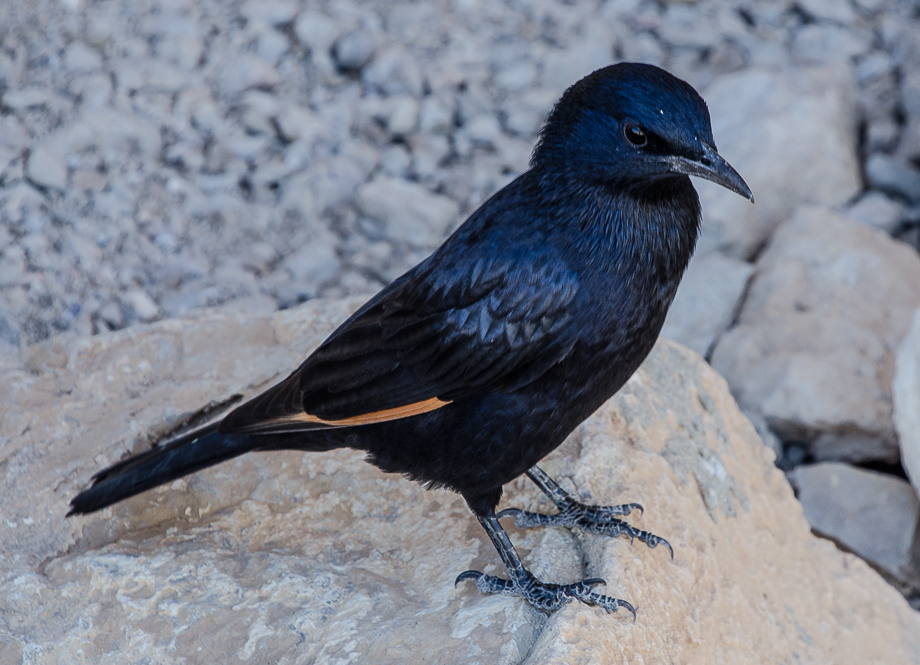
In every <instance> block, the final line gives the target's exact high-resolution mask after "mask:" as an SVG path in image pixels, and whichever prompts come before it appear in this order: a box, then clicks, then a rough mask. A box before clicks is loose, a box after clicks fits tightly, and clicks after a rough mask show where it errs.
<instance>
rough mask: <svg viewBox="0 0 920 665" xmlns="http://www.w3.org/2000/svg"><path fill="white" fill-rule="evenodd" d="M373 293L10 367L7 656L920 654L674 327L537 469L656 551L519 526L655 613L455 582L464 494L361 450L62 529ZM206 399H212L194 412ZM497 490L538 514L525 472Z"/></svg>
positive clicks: (171, 327) (219, 471) (23, 354)
mask: <svg viewBox="0 0 920 665" xmlns="http://www.w3.org/2000/svg"><path fill="white" fill-rule="evenodd" d="M358 304H359V301H356V300H352V301H346V302H342V301H337V302H323V301H314V302H312V303H308V304H307V305H305V306H303V307H300V308H297V309H294V310H289V311H285V312H281V313H278V314H275V315H274V316H271V317H249V318H243V317H241V316H238V315H232V314H210V313H205V314H204V315H203V316H201V317H200V318H198V319H196V320H187V321H166V322H160V323H155V324H151V325H147V326H136V327H134V328H131V329H129V330H126V331H121V332H118V333H110V334H105V335H100V336H96V337H92V338H74V337H58V338H55V339H52V340H49V341H47V342H44V343H41V344H39V345H37V346H31V347H25V348H23V349H22V350H21V351H20V352H19V353H18V354H17V355H10V356H7V357H5V358H4V360H3V362H4V365H3V367H2V376H3V381H2V382H0V398H2V400H3V403H4V404H5V405H7V408H6V409H5V413H4V416H3V419H2V421H0V436H2V440H0V443H2V445H0V451H2V456H3V457H2V460H0V468H2V470H3V473H2V476H0V513H2V515H3V520H2V521H0V579H2V581H3V586H4V594H3V596H2V597H0V616H2V617H3V621H2V623H0V645H2V649H3V653H4V662H10V663H18V662H36V663H68V664H69V663H94V664H96V663H134V662H157V663H164V664H167V663H216V662H220V663H236V662H260V663H261V662H272V663H280V664H288V663H354V662H366V663H375V664H377V663H379V664H386V663H407V662H426V663H428V662H431V663H434V662H437V663H441V664H449V663H463V664H465V665H468V664H471V663H521V662H526V663H528V664H531V665H536V664H538V663H539V664H541V665H542V664H550V663H554V664H555V663H558V664H560V665H561V664H562V663H565V664H567V665H571V664H575V663H621V662H635V663H639V662H646V663H648V662H663V661H674V662H681V663H688V664H694V663H700V664H703V663H707V664H708V663H713V662H745V663H753V662H762V663H777V662H789V663H791V662H799V663H815V664H818V663H822V664H823V663H829V662H833V663H835V664H846V663H879V664H881V663H885V664H886V665H900V664H902V663H903V664H907V663H916V662H918V660H920V615H917V614H916V613H915V612H913V611H912V610H911V609H910V608H909V607H908V605H907V603H906V602H905V601H904V599H903V598H902V597H901V596H900V595H899V594H898V593H897V592H896V591H895V590H894V589H892V588H891V587H889V586H888V585H887V584H885V583H884V582H883V581H882V579H881V578H880V577H879V576H878V575H877V574H876V573H875V572H873V571H872V570H871V569H870V568H869V567H868V566H867V565H866V564H865V563H864V562H862V561H861V560H859V559H857V558H856V557H854V556H853V555H851V554H847V553H844V552H841V551H839V550H838V549H836V548H835V547H834V546H833V545H832V544H831V543H829V542H827V541H824V540H821V539H818V538H815V537H814V536H812V535H811V534H810V532H809V529H808V525H807V524H806V522H805V520H804V519H803V517H802V513H801V509H800V507H799V505H798V504H797V503H796V501H795V499H794V498H793V495H792V491H791V490H790V488H789V486H788V484H787V483H786V482H785V480H784V479H783V476H782V474H781V473H780V472H779V471H777V470H776V469H775V468H773V466H772V464H771V458H772V455H771V454H770V453H769V452H768V451H767V449H766V448H765V447H764V446H763V445H762V444H761V443H760V440H759V438H758V437H757V435H756V433H755V431H754V429H753V427H752V426H751V424H750V422H749V421H747V420H746V419H745V418H744V417H743V416H742V415H741V413H740V412H739V410H738V408H737V406H736V405H735V403H734V402H733V400H732V398H731V396H730V395H729V393H728V389H727V387H726V385H725V382H724V381H723V380H722V379H721V378H720V377H719V376H718V375H716V374H715V372H713V371H712V370H710V369H709V368H708V367H707V366H706V365H705V363H703V362H702V360H701V359H700V358H699V357H698V356H696V355H695V354H693V353H691V352H689V351H687V350H685V349H683V348H681V347H679V346H677V345H675V344H673V343H670V342H662V343H661V344H659V346H658V347H657V348H656V350H655V351H654V352H653V354H652V355H651V356H650V358H649V360H648V361H647V362H646V363H645V365H644V366H643V367H642V369H641V370H640V371H639V372H638V373H637V375H636V376H635V377H634V378H633V379H632V380H631V381H630V382H629V383H628V384H627V386H625V387H624V389H623V390H622V391H621V393H620V394H619V395H618V396H616V397H615V398H614V399H613V400H611V401H610V402H609V403H608V404H607V405H606V406H604V407H603V408H602V409H601V410H599V411H598V413H596V414H595V415H594V416H593V417H592V418H591V419H589V420H588V421H586V422H585V423H584V424H583V425H582V426H581V427H580V428H579V429H578V430H577V431H576V432H575V433H574V434H573V435H572V436H571V437H570V439H569V441H567V442H566V443H565V444H564V445H563V446H562V447H561V448H560V449H559V450H558V451H557V452H556V453H554V454H553V455H552V456H551V457H550V458H548V459H547V460H546V462H545V464H544V466H545V468H546V470H547V471H548V472H549V473H551V474H552V475H553V476H555V477H557V478H559V479H560V482H562V484H563V485H564V486H567V487H569V488H572V487H577V488H578V491H579V493H580V495H581V496H582V497H583V498H584V499H586V500H589V501H592V502H602V501H618V500H629V501H632V500H637V501H640V502H642V503H643V504H644V505H645V507H646V510H647V512H646V513H645V515H644V516H639V517H638V518H636V519H635V520H634V522H635V523H637V524H638V525H640V526H641V527H643V528H649V529H653V530H654V531H655V532H657V533H659V534H662V535H664V536H666V537H667V538H668V539H669V540H670V542H671V543H672V544H673V545H674V547H675V558H674V561H673V562H671V561H670V560H669V559H668V558H667V556H666V554H665V553H663V551H662V550H660V549H659V550H655V551H650V550H647V549H646V548H644V547H642V546H630V544H629V543H628V542H627V541H625V540H618V541H609V540H606V539H602V538H598V537H593V536H591V537H585V536H583V535H580V534H575V533H570V532H569V531H566V530H546V531H531V532H521V531H518V530H515V529H513V528H511V529H510V530H509V533H510V535H511V537H512V539H513V540H514V541H515V542H516V543H517V545H518V547H519V548H520V551H521V552H522V554H523V555H524V557H525V560H526V562H527V563H528V565H530V566H531V567H532V568H533V570H534V572H536V573H537V574H539V575H542V576H545V577H546V578H547V579H550V580H558V581H568V580H571V579H574V578H577V577H580V576H582V575H584V574H590V575H599V576H603V577H605V578H606V579H607V580H608V583H609V586H608V591H609V592H610V593H613V594H616V595H618V596H620V597H624V598H627V599H629V600H631V601H632V602H634V603H635V604H636V605H637V606H638V608H639V615H638V620H637V621H636V622H635V623H633V622H631V621H629V620H628V618H627V617H624V616H622V615H610V616H608V615H604V614H601V613H598V612H597V611H596V610H595V609H593V608H589V607H583V606H577V605H570V606H568V607H566V608H565V609H563V610H562V611H560V612H558V613H557V614H555V615H553V616H551V617H549V618H547V617H544V616H542V615H540V614H537V613H535V612H533V611H531V610H530V609H529V608H528V607H526V606H524V605H523V604H522V603H521V602H520V601H519V600H516V599H513V598H506V597H484V596H481V595H479V594H478V593H477V592H476V591H475V590H473V589H472V588H471V587H470V586H469V585H465V586H461V587H460V588H458V589H454V588H453V586H452V582H453V580H454V577H455V576H456V575H457V574H458V573H459V572H461V571H463V570H466V569H467V568H471V567H472V568H483V567H484V568H485V569H486V570H496V569H497V565H498V563H497V556H496V554H495V552H494V551H493V549H492V547H491V545H490V544H489V543H488V541H487V540H486V539H485V537H484V535H483V533H481V530H480V529H479V527H478V525H476V524H475V522H474V520H473V519H472V518H471V516H470V515H469V512H468V510H467V509H466V507H465V505H464V503H463V501H462V500H461V499H459V498H458V497H456V496H455V495H452V494H450V493H448V492H445V491H425V490H423V489H421V488H420V487H418V486H417V485H415V484H413V483H410V482H408V481H406V480H404V479H402V478H399V477H394V476H387V475H384V474H381V473H379V472H378V471H376V470H375V469H373V468H372V467H370V466H369V465H367V464H364V463H363V462H362V460H361V455H359V454H357V453H354V452H349V451H338V452H333V453H327V454H320V455H304V454H300V453H271V454H264V455H248V456H245V457H243V458H240V459H237V460H234V461H232V462H229V463H225V464H223V465H221V466H218V467H215V468H212V469H209V470H206V471H203V472H201V473H199V474H196V475H194V476H191V477H189V478H186V479H182V480H179V481H176V482H174V483H172V484H171V485H170V486H168V487H163V488H159V489H157V490H154V491H151V492H148V493H146V494H143V495H141V496H138V497H135V498H133V499H131V500H129V501H126V502H123V503H122V504H119V505H117V506H115V507H113V508H111V509H107V510H106V511H104V512H102V513H100V514H96V515H92V516H89V517H83V518H79V519H71V520H65V519H64V513H65V511H66V504H67V500H68V499H69V498H70V497H71V496H72V495H73V494H74V492H76V491H77V490H78V489H79V488H81V487H82V486H83V484H84V483H85V482H86V481H87V480H88V478H89V477H90V475H91V474H92V473H94V472H95V471H98V470H99V469H100V468H102V467H103V466H104V465H106V464H109V463H111V462H114V461H116V460H118V459H119V458H121V456H122V455H124V454H125V453H126V452H127V451H135V452H136V451H139V450H141V449H143V448H145V447H147V446H149V445H150V443H151V442H153V441H155V440H157V439H158V438H160V437H161V436H163V435H164V434H166V433H168V432H170V431H172V430H174V429H175V428H176V427H178V426H179V425H180V424H181V423H183V422H186V421H188V420H189V419H191V418H194V417H196V416H201V415H203V414H204V410H207V409H208V408H210V409H211V412H212V413H214V412H216V411H219V410H220V409H221V408H225V407H226V406H228V405H230V404H231V403H233V401H234V399H235V397H236V396H237V395H240V394H250V393H252V392H253V391H255V390H258V389H261V388H264V387H265V386H266V385H267V384H268V383H269V382H270V381H272V380H275V379H277V378H279V377H280V376H281V375H282V374H283V373H285V372H286V371H287V370H288V369H290V367H292V366H293V364H294V363H296V362H297V361H298V360H299V359H301V358H302V357H303V356H304V355H305V354H306V353H307V352H308V351H309V350H310V349H311V348H313V347H315V346H316V345H317V344H318V343H319V342H320V341H321V340H322V338H323V336H324V335H325V334H327V333H328V332H329V331H331V330H332V328H333V327H334V326H335V324H336V323H338V322H339V321H340V320H341V319H342V318H344V317H345V316H346V315H347V313H348V312H349V311H351V310H352V309H354V308H355V307H356V306H357V305H358ZM203 408H204V410H203ZM507 490H508V491H507V495H506V498H505V500H504V501H503V505H518V506H522V507H525V508H530V509H541V510H546V509H547V505H546V503H547V502H546V501H545V500H543V499H542V498H540V496H539V494H538V492H537V491H536V490H535V488H534V487H532V486H530V485H529V484H527V483H526V482H524V481H516V482H515V483H512V484H511V485H510V486H509V487H508V488H507Z"/></svg>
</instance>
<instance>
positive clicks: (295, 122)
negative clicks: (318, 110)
mask: <svg viewBox="0 0 920 665" xmlns="http://www.w3.org/2000/svg"><path fill="white" fill-rule="evenodd" d="M277 120H278V129H279V130H280V131H281V136H282V137H283V138H284V140H285V141H299V140H304V141H307V142H309V141H312V140H313V139H314V138H315V137H316V135H317V134H319V133H320V132H322V131H323V126H322V123H321V122H320V120H319V118H317V117H316V114H315V113H313V111H311V110H310V109H308V108H304V107H303V106H298V105H296V104H290V105H288V106H286V107H284V109H283V110H282V111H281V112H280V113H279V114H278V117H277Z"/></svg>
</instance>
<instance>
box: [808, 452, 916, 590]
mask: <svg viewBox="0 0 920 665" xmlns="http://www.w3.org/2000/svg"><path fill="white" fill-rule="evenodd" d="M792 481H793V483H795V485H796V487H797V488H798V490H799V492H798V495H799V501H801V502H802V508H803V510H804V511H805V518H806V519H807V520H808V523H809V524H811V528H812V529H814V530H815V531H817V532H818V533H820V534H822V535H824V536H827V537H828V538H831V539H833V540H835V541H837V542H838V543H840V544H841V545H842V546H844V547H845V548H847V549H848V550H850V551H851V552H854V553H856V554H858V555H859V556H861V557H862V558H863V559H865V560H866V561H869V562H870V563H872V565H874V566H876V567H877V568H878V569H879V570H882V571H883V572H884V573H885V575H887V576H888V577H889V578H891V579H892V580H895V581H896V582H898V583H900V584H903V585H905V586H906V587H908V588H914V589H917V588H920V539H918V534H917V526H918V523H917V520H918V518H920V501H918V500H917V495H916V494H915V493H914V490H913V488H912V487H911V486H910V485H909V484H908V483H906V482H905V481H903V480H901V479H900V478H897V477H895V476H890V475H888V474H884V473H878V472H877V471H866V470H864V469H859V468H857V467H853V466H849V465H848V464H841V463H840V462H822V463H821V464H811V465H809V466H799V467H796V468H795V469H794V470H793V471H792Z"/></svg>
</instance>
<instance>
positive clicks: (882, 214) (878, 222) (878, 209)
mask: <svg viewBox="0 0 920 665" xmlns="http://www.w3.org/2000/svg"><path fill="white" fill-rule="evenodd" d="M905 213H906V209H905V208H904V206H903V205H901V204H900V203H898V202H897V201H893V200H892V199H890V198H888V197H887V196H885V195H884V194H882V193H881V192H867V193H866V194H865V195H864V196H862V197H861V198H860V199H859V200H858V201H856V202H855V203H854V204H853V205H851V206H849V207H848V208H846V209H845V210H844V211H843V214H845V215H846V216H847V217H850V218H852V219H855V220H856V221H857V222H862V223H863V224H868V225H869V226H874V227H875V228H877V229H881V230H882V231H884V232H885V233H889V234H890V233H893V232H894V231H895V230H897V228H898V227H899V226H900V225H901V220H902V219H904V215H905Z"/></svg>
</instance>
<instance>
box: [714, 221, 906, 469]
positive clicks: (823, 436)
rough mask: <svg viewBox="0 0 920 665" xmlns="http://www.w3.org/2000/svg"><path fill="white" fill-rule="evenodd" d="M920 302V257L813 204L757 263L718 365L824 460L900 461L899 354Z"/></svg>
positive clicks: (717, 354) (745, 401)
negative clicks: (895, 404) (894, 384)
mask: <svg viewBox="0 0 920 665" xmlns="http://www.w3.org/2000/svg"><path fill="white" fill-rule="evenodd" d="M918 305H920V257H918V256H917V253H916V252H914V251H912V250H911V249H910V248H909V247H908V246H907V245H905V244H903V243H900V242H898V241H896V240H892V239H891V238H889V237H888V236H887V235H886V234H885V233H883V232H881V231H878V230H876V229H872V228H869V227H868V226H866V225H863V224H860V223H859V222H856V221H853V220H851V219H849V218H848V217H844V216H842V215H838V214H836V213H833V212H830V211H828V210H825V209H822V208H818V207H813V206H805V207H803V208H801V209H800V210H798V211H797V212H796V214H795V215H794V216H793V218H792V219H791V220H789V222H787V223H786V224H784V225H783V226H782V227H781V228H780V229H779V230H778V231H777V232H776V235H775V236H774V238H773V241H772V243H771V245H770V247H769V248H768V249H767V251H766V252H765V253H764V255H763V256H762V257H761V259H760V261H759V262H758V264H757V275H756V276H755V277H754V280H753V282H752V283H751V287H750V289H749V292H748V296H747V298H746V300H745V302H744V306H743V307H742V310H741V315H740V317H739V325H738V326H737V327H736V328H733V329H732V330H730V331H728V332H727V333H726V334H725V335H723V336H722V338H721V339H720V341H719V343H718V344H717V345H716V348H715V351H714V352H713V355H712V364H713V367H715V368H716V369H717V370H718V371H719V372H720V373H722V374H723V375H724V376H725V377H726V378H727V379H728V382H729V385H731V387H732V392H733V393H734V395H735V397H737V399H738V401H739V402H740V403H741V404H742V406H743V407H745V408H748V409H751V410H753V411H758V412H760V413H762V414H763V415H764V416H765V417H766V419H767V421H768V422H769V423H770V426H771V427H772V428H773V429H774V430H775V431H776V432H777V433H778V434H779V435H780V436H781V437H782V438H783V439H784V440H802V441H807V442H810V444H811V447H812V451H813V452H814V454H815V456H816V457H817V458H818V459H819V460H842V461H861V460H871V459H881V460H889V461H896V460H897V459H898V445H897V438H896V436H895V432H894V424H893V422H892V415H891V408H892V407H891V380H892V377H893V374H894V356H895V352H896V351H897V348H898V345H899V344H900V342H901V340H902V339H903V337H904V335H905V334H906V333H907V329H908V327H909V325H910V319H911V316H912V315H913V312H914V310H915V309H916V308H917V307H918Z"/></svg>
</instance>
